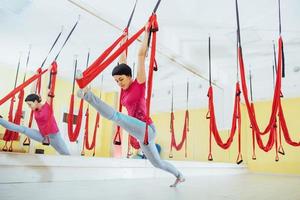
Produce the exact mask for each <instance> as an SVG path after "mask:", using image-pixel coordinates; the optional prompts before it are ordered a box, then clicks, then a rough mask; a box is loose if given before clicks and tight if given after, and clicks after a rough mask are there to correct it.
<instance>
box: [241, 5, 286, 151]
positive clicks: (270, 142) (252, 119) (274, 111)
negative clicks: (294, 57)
mask: <svg viewBox="0 0 300 200" xmlns="http://www.w3.org/2000/svg"><path fill="white" fill-rule="evenodd" d="M236 17H237V27H238V45H239V46H238V59H239V66H240V75H241V83H242V91H243V96H244V99H245V103H246V107H247V111H248V115H249V118H250V122H251V127H252V130H253V131H254V132H255V136H256V141H257V143H258V146H259V147H260V148H261V149H262V150H264V151H269V150H270V149H271V148H272V146H273V144H274V141H275V137H274V136H275V134H274V125H275V120H276V114H277V110H278V105H279V101H280V88H281V62H278V74H277V79H276V85H275V92H274V97H273V104H272V114H271V117H270V120H269V123H268V125H267V127H266V129H265V130H264V131H260V129H259V127H258V124H257V121H256V118H255V115H254V113H253V110H254V109H253V108H252V107H251V104H250V102H249V98H248V91H247V84H246V78H245V69H244V62H243V55H242V47H241V37H240V26H239V14H238V5H237V0H236ZM279 46H280V49H281V46H282V40H281V37H280V39H279ZM280 54H281V50H280V52H279V57H278V60H279V61H281V55H280ZM268 132H270V134H269V140H268V142H267V144H266V145H263V142H262V139H261V135H264V134H266V133H268Z"/></svg>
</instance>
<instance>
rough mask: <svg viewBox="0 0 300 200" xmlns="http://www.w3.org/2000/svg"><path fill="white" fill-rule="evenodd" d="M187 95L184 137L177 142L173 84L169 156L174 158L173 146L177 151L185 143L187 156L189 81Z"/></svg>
mask: <svg viewBox="0 0 300 200" xmlns="http://www.w3.org/2000/svg"><path fill="white" fill-rule="evenodd" d="M186 88H187V95H186V97H187V98H186V105H187V107H186V110H185V115H184V125H183V131H182V137H181V141H180V143H179V144H177V143H176V138H175V128H174V120H175V117H174V111H173V110H174V101H173V98H174V95H173V85H172V105H171V117H170V133H171V143H170V153H169V158H173V152H172V151H173V147H174V148H175V149H176V151H179V150H181V149H182V147H183V144H185V153H184V156H185V157H187V133H188V132H189V110H188V97H189V83H188V82H187V87H186Z"/></svg>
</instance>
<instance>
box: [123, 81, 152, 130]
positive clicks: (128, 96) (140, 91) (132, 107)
mask: <svg viewBox="0 0 300 200" xmlns="http://www.w3.org/2000/svg"><path fill="white" fill-rule="evenodd" d="M145 91H146V83H142V84H140V83H138V82H137V80H136V79H135V80H134V81H133V82H132V83H131V85H130V86H129V87H128V88H127V89H126V90H123V89H122V90H121V104H122V106H125V108H126V109H127V112H128V115H129V116H132V117H135V118H137V119H139V120H141V121H143V122H146V121H147V120H146V116H147V111H146V99H145ZM148 123H149V124H151V123H152V120H151V118H149V120H148Z"/></svg>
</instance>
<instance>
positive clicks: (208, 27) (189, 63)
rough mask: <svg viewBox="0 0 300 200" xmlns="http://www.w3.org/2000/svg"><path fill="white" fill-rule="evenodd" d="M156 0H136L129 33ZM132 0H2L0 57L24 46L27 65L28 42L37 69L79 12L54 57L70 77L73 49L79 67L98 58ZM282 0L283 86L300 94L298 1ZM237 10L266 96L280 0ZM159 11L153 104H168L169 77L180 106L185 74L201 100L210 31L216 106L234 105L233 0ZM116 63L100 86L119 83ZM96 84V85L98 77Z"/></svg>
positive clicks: (257, 87)
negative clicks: (114, 72)
mask: <svg viewBox="0 0 300 200" xmlns="http://www.w3.org/2000/svg"><path fill="white" fill-rule="evenodd" d="M71 1H72V2H73V3H72V2H71ZM74 2H75V3H76V4H79V5H81V6H83V7H84V8H86V9H87V10H89V11H91V12H92V13H93V14H94V15H92V14H90V13H88V12H86V11H85V10H83V9H81V8H79V7H78V6H76V5H75V4H74ZM155 3H156V0H139V1H138V5H137V8H136V13H135V15H134V17H133V20H132V25H131V29H130V32H131V33H133V32H135V31H136V30H138V29H139V28H140V27H141V26H143V25H144V24H145V22H146V21H147V19H148V17H149V15H150V13H151V11H152V9H153V7H154V5H155ZM133 4H134V0H110V1H107V0H51V1H48V0H0V25H1V30H0V44H1V46H0V62H1V63H4V64H6V65H7V66H9V67H12V68H16V65H17V59H18V56H19V52H22V70H25V60H26V54H27V50H28V46H29V44H30V45H31V46H32V48H31V57H30V62H29V68H30V70H34V69H36V68H37V67H38V66H39V65H40V64H41V62H42V60H43V59H44V57H45V55H46V54H47V52H48V50H49V48H50V45H51V44H52V42H53V40H54V39H55V37H56V35H57V34H58V33H59V32H60V30H61V27H62V26H64V32H63V36H62V37H63V39H61V40H60V43H59V44H58V45H57V48H56V49H55V51H54V53H53V54H52V55H51V58H50V59H49V61H48V64H49V63H50V61H51V59H53V58H54V57H55V55H56V53H57V51H58V48H59V47H60V46H61V44H62V42H63V40H64V38H65V37H66V35H67V34H68V32H69V30H70V29H71V27H72V26H73V24H74V23H75V21H76V20H77V18H78V15H80V22H79V24H78V27H77V29H76V30H75V32H74V34H73V36H72V38H71V39H70V40H69V42H68V44H67V45H66V47H65V48H64V49H63V51H62V53H61V56H60V58H59V59H58V63H59V76H61V77H64V78H67V79H72V76H73V75H72V74H73V59H74V55H77V56H78V62H79V68H81V69H84V68H85V62H86V56H87V52H88V50H89V49H90V51H91V59H92V60H94V59H96V58H97V56H99V55H100V53H101V52H103V50H104V49H106V48H107V47H108V45H110V44H111V43H112V42H113V41H114V40H115V39H116V38H117V37H118V36H119V35H120V34H121V31H120V30H118V29H117V28H115V27H119V28H121V29H123V28H124V26H125V25H126V24H127V20H128V17H129V15H130V12H131V9H132V7H133ZM281 4H282V5H281V7H282V35H283V39H284V44H285V56H286V70H287V72H286V78H285V79H284V80H283V93H284V94H285V96H286V97H294V96H300V81H299V78H300V72H299V67H300V58H299V56H298V54H299V52H300V12H299V10H300V1H299V0H284V1H282V3H281ZM239 10H240V23H241V37H242V45H243V52H244V60H245V64H246V67H247V69H248V70H249V68H251V70H252V74H253V88H254V99H255V100H265V99H271V98H272V88H273V86H272V65H273V47H272V45H273V41H275V44H276V46H277V39H278V5H277V0H252V1H249V0H239ZM157 15H158V23H159V26H160V30H159V32H158V51H159V53H158V57H157V60H158V63H159V71H158V72H156V73H155V81H154V98H153V106H152V110H154V111H155V110H169V108H170V101H171V96H170V95H169V91H170V89H171V85H172V82H173V84H174V85H175V91H174V94H175V109H182V108H184V107H185V96H186V94H185V93H186V89H185V85H186V80H187V79H188V80H189V81H190V101H189V105H190V107H199V106H201V107H204V106H206V104H207V97H206V92H207V87H208V83H207V81H206V80H204V79H203V78H201V77H200V76H202V77H207V76H208V36H209V35H210V36H211V38H212V68H213V69H212V71H213V74H212V77H213V80H214V82H215V84H216V85H218V87H215V88H216V90H215V93H216V95H217V97H216V98H218V97H219V100H217V101H218V102H220V103H222V104H223V108H221V109H220V110H222V109H223V110H224V107H227V106H224V105H226V104H227V103H228V104H230V105H231V104H232V100H233V88H234V82H235V81H236V50H235V46H236V19H235V1H234V0H223V1H211V0H187V1H182V0H162V2H161V5H160V7H159V9H158V11H157ZM100 18H102V19H104V20H107V21H109V22H110V23H111V24H113V25H114V26H115V27H113V26H112V25H110V24H108V23H106V22H105V21H103V20H101V19H100ZM138 45H139V44H138V43H135V44H134V45H133V46H132V47H131V48H130V49H129V58H128V60H129V61H128V62H129V64H131V63H132V64H133V63H134V62H135V55H136V52H137V48H138ZM114 64H115V63H114ZM114 64H112V65H111V66H110V67H109V68H108V69H107V70H106V71H105V72H104V86H103V88H104V89H105V90H107V91H110V90H118V89H117V87H116V85H115V83H114V82H113V80H112V78H111V76H110V72H111V69H112V67H113V66H114ZM187 69H189V70H192V71H194V74H193V73H191V72H189V70H187ZM195 73H196V74H197V75H195ZM94 84H95V85H100V79H97V80H96V81H95V82H94ZM220 88H221V89H220ZM70 90H71V89H70ZM224 99H226V100H225V101H224ZM227 99H228V100H227ZM226 109H227V108H226ZM230 112H231V111H230Z"/></svg>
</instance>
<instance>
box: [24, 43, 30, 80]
mask: <svg viewBox="0 0 300 200" xmlns="http://www.w3.org/2000/svg"><path fill="white" fill-rule="evenodd" d="M30 51H31V45H29V49H28V53H27V59H26V65H25V73H24V78H23V83H24V82H25V80H26V71H27V69H28V64H29V58H30Z"/></svg>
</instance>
